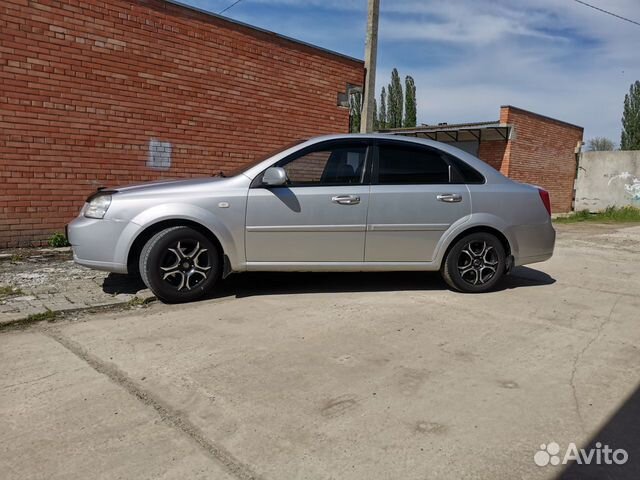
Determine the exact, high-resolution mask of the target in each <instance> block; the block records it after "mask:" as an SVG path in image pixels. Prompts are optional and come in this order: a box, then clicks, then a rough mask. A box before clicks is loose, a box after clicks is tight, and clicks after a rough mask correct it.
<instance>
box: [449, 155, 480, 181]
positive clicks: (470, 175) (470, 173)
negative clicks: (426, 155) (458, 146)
mask: <svg viewBox="0 0 640 480" xmlns="http://www.w3.org/2000/svg"><path fill="white" fill-rule="evenodd" d="M447 160H449V163H451V164H452V165H453V166H454V167H455V172H454V174H453V178H452V179H451V180H452V182H453V183H470V184H479V183H484V177H483V176H482V174H481V173H480V172H478V171H477V170H476V169H475V168H473V167H472V166H471V165H469V164H468V163H467V162H465V161H463V160H460V159H459V158H457V157H454V156H451V155H447Z"/></svg>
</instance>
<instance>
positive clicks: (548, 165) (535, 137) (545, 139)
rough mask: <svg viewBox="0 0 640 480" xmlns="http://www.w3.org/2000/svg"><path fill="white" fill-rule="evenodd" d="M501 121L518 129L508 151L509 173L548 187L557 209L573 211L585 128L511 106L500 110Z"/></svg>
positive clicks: (515, 177)
mask: <svg viewBox="0 0 640 480" xmlns="http://www.w3.org/2000/svg"><path fill="white" fill-rule="evenodd" d="M500 122H501V123H508V124H510V125H512V126H513V128H514V129H515V138H514V139H512V140H511V141H509V144H508V145H507V149H506V151H505V159H506V161H505V162H503V167H502V168H503V169H505V170H506V174H507V175H509V177H511V178H513V179H514V180H517V181H519V182H524V183H532V184H535V185H539V186H541V187H543V188H544V189H545V190H547V191H548V192H549V194H550V195H551V205H552V209H553V211H554V212H569V211H571V209H572V202H573V191H574V188H573V187H574V179H575V176H576V148H577V147H578V145H579V144H580V143H581V142H582V134H583V129H582V127H578V126H575V125H571V124H569V123H565V122H561V121H559V120H555V119H552V118H548V117H545V116H542V115H538V114H536V113H532V112H528V111H526V110H522V109H519V108H516V107H512V106H503V107H502V108H501V109H500ZM503 173H505V172H503Z"/></svg>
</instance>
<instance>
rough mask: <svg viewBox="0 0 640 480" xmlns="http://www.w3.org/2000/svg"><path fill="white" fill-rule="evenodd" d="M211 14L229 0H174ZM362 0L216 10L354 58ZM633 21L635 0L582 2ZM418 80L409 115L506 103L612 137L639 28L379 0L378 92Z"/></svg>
mask: <svg viewBox="0 0 640 480" xmlns="http://www.w3.org/2000/svg"><path fill="white" fill-rule="evenodd" d="M181 1H182V2H183V3H187V4H190V5H193V6H195V7H198V8H202V9H204V10H208V11H212V12H219V11H220V10H222V9H223V8H224V7H226V6H228V5H229V4H230V3H232V0H181ZM366 3H367V2H366V0H243V1H241V2H240V3H239V4H238V5H236V6H235V7H233V8H232V9H230V10H229V11H227V12H226V13H225V14H224V15H225V16H228V17H230V18H233V19H235V20H239V21H242V22H246V23H249V24H252V25H256V26H259V27H261V28H265V29H268V30H272V31H274V32H277V33H281V34H283V35H287V36H290V37H294V38H298V39H300V40H304V41H306V42H309V43H313V44H316V45H319V46H322V47H325V48H328V49H331V50H335V51H338V52H341V53H345V54H347V55H351V56H353V57H357V58H362V57H363V52H364V40H363V39H364V31H365V21H366ZM589 3H592V4H594V5H596V6H599V7H602V8H605V9H607V10H610V11H613V12H615V13H618V14H620V15H623V16H626V17H629V18H631V19H634V20H636V21H640V0H606V1H605V0H590V1H589ZM393 67H397V68H398V70H399V71H400V74H401V75H402V76H404V75H411V76H413V77H414V79H415V81H416V87H417V95H418V121H419V122H423V123H429V124H433V123H438V122H449V123H457V122H468V121H469V122H470V121H484V120H495V119H497V118H498V116H499V107H500V105H503V104H512V105H516V106H518V107H521V108H525V109H528V110H532V111H535V112H538V113H542V114H544V115H549V116H552V117H556V118H559V119H561V120H566V121H568V122H571V123H575V124H578V125H582V126H584V127H585V139H588V138H591V137H594V136H606V137H609V138H611V139H612V140H614V141H615V142H616V143H618V142H619V140H620V117H621V115H622V102H623V100H624V95H625V93H627V92H628V90H629V86H630V84H631V83H632V82H633V81H635V80H640V26H638V25H633V24H631V23H628V22H623V21H621V20H618V19H616V18H613V17H610V16H608V15H605V14H602V13H599V12H597V11H595V10H593V9H590V8H587V7H585V6H583V5H580V4H578V3H576V2H575V1H573V0H528V1H527V0H381V15H380V31H379V47H378V75H377V86H378V91H379V90H380V88H381V87H382V86H383V85H386V84H387V83H388V82H389V77H390V72H391V69H392V68H393Z"/></svg>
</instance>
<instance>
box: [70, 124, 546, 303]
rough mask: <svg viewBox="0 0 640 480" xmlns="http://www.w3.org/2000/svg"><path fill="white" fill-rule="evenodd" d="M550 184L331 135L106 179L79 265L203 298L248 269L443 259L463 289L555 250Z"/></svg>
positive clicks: (403, 143) (363, 138)
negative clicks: (182, 173) (205, 163)
mask: <svg viewBox="0 0 640 480" xmlns="http://www.w3.org/2000/svg"><path fill="white" fill-rule="evenodd" d="M550 214H551V208H550V201H549V194H548V193H547V192H546V191H545V190H543V189H541V188H538V187H534V186H531V185H524V184H520V183H518V182H515V181H513V180H510V179H508V178H506V177H505V176H503V175H502V174H500V173H499V172H497V171H496V170H494V169H493V168H492V167H491V166H489V165H487V164H486V163H484V162H483V161H481V160H479V159H478V158H476V157H474V156H472V155H469V154H468V153H465V152H463V151H462V150H459V149H457V148H455V147H452V146H449V145H446V144H442V143H438V142H433V141H429V140H422V139H416V138H407V137H396V136H388V135H332V136H324V137H318V138H313V139H311V140H306V141H302V142H298V143H297V144H295V145H293V146H288V147H286V148H284V149H283V150H281V151H279V152H278V153H275V154H272V155H270V156H269V157H268V158H267V159H264V160H260V161H258V162H257V163H255V164H254V165H250V166H246V167H245V168H243V169H241V170H239V171H237V172H233V173H231V172H229V173H228V174H227V175H219V176H216V177H209V178H198V179H190V180H175V181H160V182H153V183H146V184H141V185H134V186H126V187H117V188H114V189H109V190H101V191H98V192H96V193H95V194H93V195H92V196H91V197H89V198H88V199H87V201H86V203H85V205H84V207H83V208H82V210H81V211H80V214H79V216H78V217H77V218H76V219H75V220H73V221H72V222H71V223H70V224H69V225H68V238H69V241H70V243H71V245H72V246H73V254H74V259H75V261H76V262H77V263H79V264H81V265H85V266H88V267H91V268H96V269H101V270H107V271H111V272H118V273H137V272H139V273H140V275H141V276H142V279H143V281H144V282H145V284H146V285H147V286H148V287H149V288H150V289H151V290H152V291H153V292H154V293H155V295H156V296H157V297H158V298H160V299H161V300H164V301H167V302H184V301H190V300H194V299H196V298H198V297H200V296H202V295H204V294H205V293H206V292H208V291H210V290H211V289H212V288H214V285H215V284H216V281H217V280H218V279H220V278H221V277H225V276H226V275H228V274H230V273H232V272H244V271H296V272H299V271H392V270H424V271H430V270H431V271H433V270H439V271H440V272H441V273H442V276H443V278H444V279H445V281H446V282H447V284H448V285H449V286H450V287H452V288H454V289H456V290H459V291H462V292H484V291H487V290H490V289H492V288H493V287H494V286H495V285H496V284H497V283H498V281H499V280H500V278H501V277H502V276H503V275H504V274H507V273H509V271H510V270H511V268H512V267H514V266H517V265H524V264H528V263H534V262H541V261H544V260H546V259H548V258H550V257H551V255H552V254H553V247H554V243H555V231H554V229H553V227H552V224H551V218H550Z"/></svg>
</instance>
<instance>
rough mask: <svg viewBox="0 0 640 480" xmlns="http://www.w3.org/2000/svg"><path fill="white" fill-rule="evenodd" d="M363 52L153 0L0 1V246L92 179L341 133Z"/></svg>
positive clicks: (241, 159)
mask: <svg viewBox="0 0 640 480" xmlns="http://www.w3.org/2000/svg"><path fill="white" fill-rule="evenodd" d="M363 77H364V68H363V64H362V62H360V61H358V60H354V59H350V58H347V57H344V56H340V55H336V54H332V53H330V52H326V51H324V50H322V49H318V48H314V47H311V46H307V45H304V44H301V43H299V42H294V41H291V40H288V39H285V38H283V37H279V36H277V35H274V34H270V33H268V32H263V31H259V30H257V29H253V28H250V27H247V26H242V25H238V24H236V23H232V22H229V21H226V20H224V19H221V18H219V17H215V16H212V15H207V14H205V13H202V12H198V11H195V10H192V9H189V8H186V7H181V6H177V5H175V4H171V3H168V2H165V1H162V0H3V1H2V2H0V84H1V85H2V87H1V88H0V247H7V246H17V245H28V244H39V243H41V242H42V241H44V240H45V239H46V238H47V237H48V235H50V233H51V232H53V231H61V230H62V229H63V228H64V225H65V223H66V222H68V221H69V220H70V219H71V218H73V217H74V216H75V215H76V214H77V212H78V210H79V208H80V207H81V206H82V203H83V200H84V198H85V197H86V196H87V195H89V194H90V193H91V192H93V191H95V189H96V187H98V186H104V185H110V186H113V185H118V184H127V183H131V182H141V181H146V180H154V179H160V178H175V177H189V176H201V175H210V174H212V173H215V172H218V171H220V170H227V169H232V168H235V167H237V166H239V165H240V164H244V163H247V162H250V161H252V160H254V159H255V158H256V157H259V156H261V155H264V154H266V153H267V152H269V151H272V150H273V149H275V148H278V147H280V146H282V145H285V144H287V143H290V142H291V141H293V140H296V139H298V138H305V137H310V136H314V135H319V134H323V133H334V132H343V133H346V132H347V131H348V126H349V114H348V110H347V109H345V108H341V107H338V106H337V95H338V92H344V91H345V89H346V85H347V83H350V84H354V85H362V81H363Z"/></svg>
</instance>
